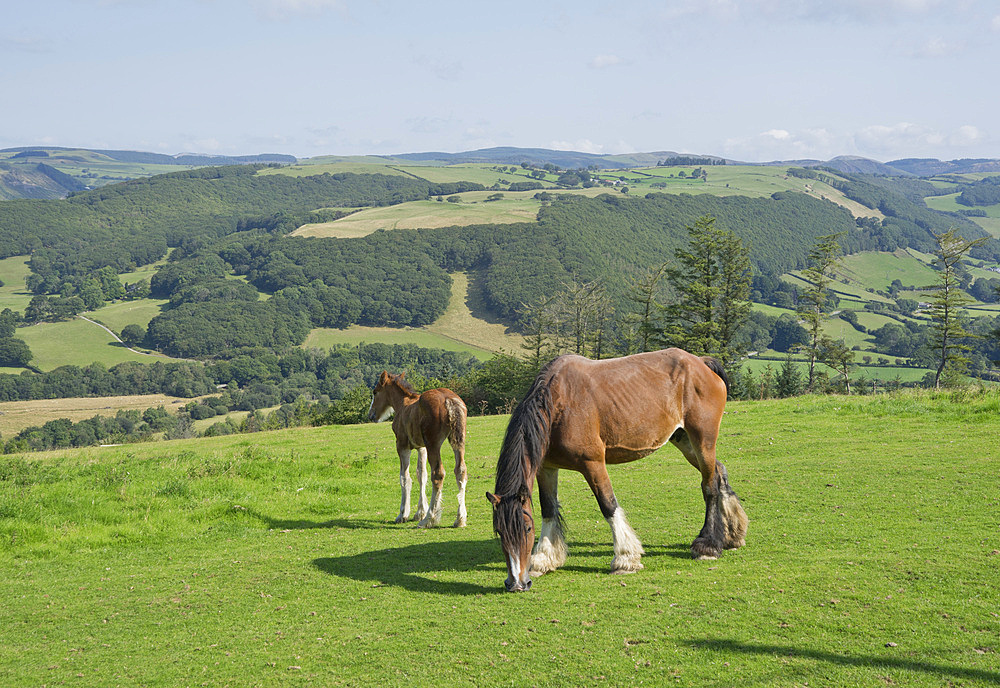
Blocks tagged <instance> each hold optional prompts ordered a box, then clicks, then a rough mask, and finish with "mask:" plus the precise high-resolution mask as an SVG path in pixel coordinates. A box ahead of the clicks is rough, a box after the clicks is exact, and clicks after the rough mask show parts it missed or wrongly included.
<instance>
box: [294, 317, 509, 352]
mask: <svg viewBox="0 0 1000 688" xmlns="http://www.w3.org/2000/svg"><path fill="white" fill-rule="evenodd" d="M343 344H346V345H348V346H357V345H358V344H415V345H416V346H422V347H425V348H427V349H444V350H445V351H461V352H466V353H470V354H472V355H473V356H475V357H476V358H478V359H480V360H483V361H485V360H487V359H490V358H493V354H491V353H490V352H489V351H486V350H484V349H480V348H478V347H474V346H469V345H468V344H463V343H462V342H457V341H455V340H454V339H450V338H448V337H445V336H442V335H439V334H435V333H433V332H428V331H427V330H425V329H423V328H409V327H408V328H403V329H399V328H393V327H366V326H364V325H351V326H350V327H348V328H346V329H343V330H338V329H336V328H333V327H317V328H315V329H313V330H312V331H310V332H309V336H308V337H306V341H305V342H304V343H303V344H302V348H305V349H313V348H316V349H330V348H332V347H334V346H338V345H343Z"/></svg>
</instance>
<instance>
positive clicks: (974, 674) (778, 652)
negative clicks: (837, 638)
mask: <svg viewBox="0 0 1000 688" xmlns="http://www.w3.org/2000/svg"><path fill="white" fill-rule="evenodd" d="M682 642H685V643H686V644H687V645H689V646H690V647H692V648H694V649H697V650H714V651H716V652H724V653H726V654H729V655H732V654H744V655H771V656H773V657H795V658H798V659H812V660H815V661H817V662H828V663H830V664H839V665H841V666H851V667H871V668H876V667H878V668H883V667H884V668H890V669H898V670H901V671H913V672H923V673H925V674H930V675H931V676H934V677H935V678H936V679H937V678H940V677H956V678H963V679H965V680H968V681H981V682H983V683H989V684H993V685H1000V674H998V673H995V672H992V671H984V670H982V669H970V668H967V667H957V666H948V665H946V664H935V663H933V662H922V661H919V660H914V659H906V658H905V657H886V656H879V655H841V654H837V653H835V652H824V651H822V650H808V649H804V648H799V647H793V646H791V645H760V644H757V643H741V642H739V641H736V640H728V639H724V638H705V639H702V640H698V639H691V640H687V641H682ZM898 649H899V650H902V649H903V648H902V647H900V648H898ZM948 685H951V683H948Z"/></svg>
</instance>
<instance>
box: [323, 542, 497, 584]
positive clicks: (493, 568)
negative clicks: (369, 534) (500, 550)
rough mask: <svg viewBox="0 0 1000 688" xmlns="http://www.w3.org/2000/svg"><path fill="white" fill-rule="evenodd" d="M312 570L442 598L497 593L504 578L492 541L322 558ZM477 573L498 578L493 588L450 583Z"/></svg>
mask: <svg viewBox="0 0 1000 688" xmlns="http://www.w3.org/2000/svg"><path fill="white" fill-rule="evenodd" d="M313 566H315V567H316V568H318V569H319V570H320V571H322V572H324V573H328V574H330V575H332V576H341V577H343V578H351V579H353V580H356V581H372V582H373V583H377V584H380V585H390V586H393V587H398V588H405V589H406V590H411V591H413V592H425V593H426V592H429V593H438V594H442V595H485V594H493V593H500V592H503V585H501V579H502V577H503V576H504V575H506V571H505V570H504V568H503V564H500V565H499V567H498V565H497V543H496V542H495V541H494V540H458V541H452V542H421V543H417V544H413V545H406V546H405V547H391V548H387V549H379V550H375V551H372V552H361V553H359V554H352V555H350V556H344V557H322V558H320V559H314V560H313ZM481 571H490V572H491V573H494V574H498V575H497V581H496V583H497V584H496V585H494V586H490V587H486V586H483V585H477V584H475V583H468V582H465V581H456V580H453V579H452V575H451V574H453V573H458V574H464V573H468V572H481ZM441 574H447V575H446V580H439V579H438V576H440V575H441Z"/></svg>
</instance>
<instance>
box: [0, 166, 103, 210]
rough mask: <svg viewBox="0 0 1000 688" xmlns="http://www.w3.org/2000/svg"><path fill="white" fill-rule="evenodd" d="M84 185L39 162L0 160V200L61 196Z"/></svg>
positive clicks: (83, 187)
mask: <svg viewBox="0 0 1000 688" xmlns="http://www.w3.org/2000/svg"><path fill="white" fill-rule="evenodd" d="M85 188H86V187H85V186H84V185H83V184H82V183H81V182H80V181H78V180H76V179H74V178H73V177H71V176H69V175H68V174H64V173H63V172H60V171H59V170H57V169H56V168H54V167H52V166H51V165H47V164H45V163H41V162H31V163H26V164H25V163H22V164H11V163H3V162H0V200H4V201H7V200H12V199H15V198H62V197H63V196H65V195H66V194H68V193H70V192H72V191H81V190H83V189H85Z"/></svg>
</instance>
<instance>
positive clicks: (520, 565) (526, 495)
mask: <svg viewBox="0 0 1000 688" xmlns="http://www.w3.org/2000/svg"><path fill="white" fill-rule="evenodd" d="M486 498H487V499H488V500H490V503H491V504H492V505H493V530H494V531H496V534H497V535H498V536H499V537H500V548H501V549H502V550H503V555H504V558H505V559H506V560H507V562H506V563H507V580H505V581H504V583H503V584H504V587H505V588H506V589H507V592H524V591H525V590H529V589H530V588H531V576H530V570H531V546H532V545H533V544H534V542H535V517H534V515H533V513H532V506H531V492H529V491H528V488H522V489H521V490H520V491H519V492H518V493H517V494H512V495H495V494H491V493H489V492H487V493H486Z"/></svg>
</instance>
